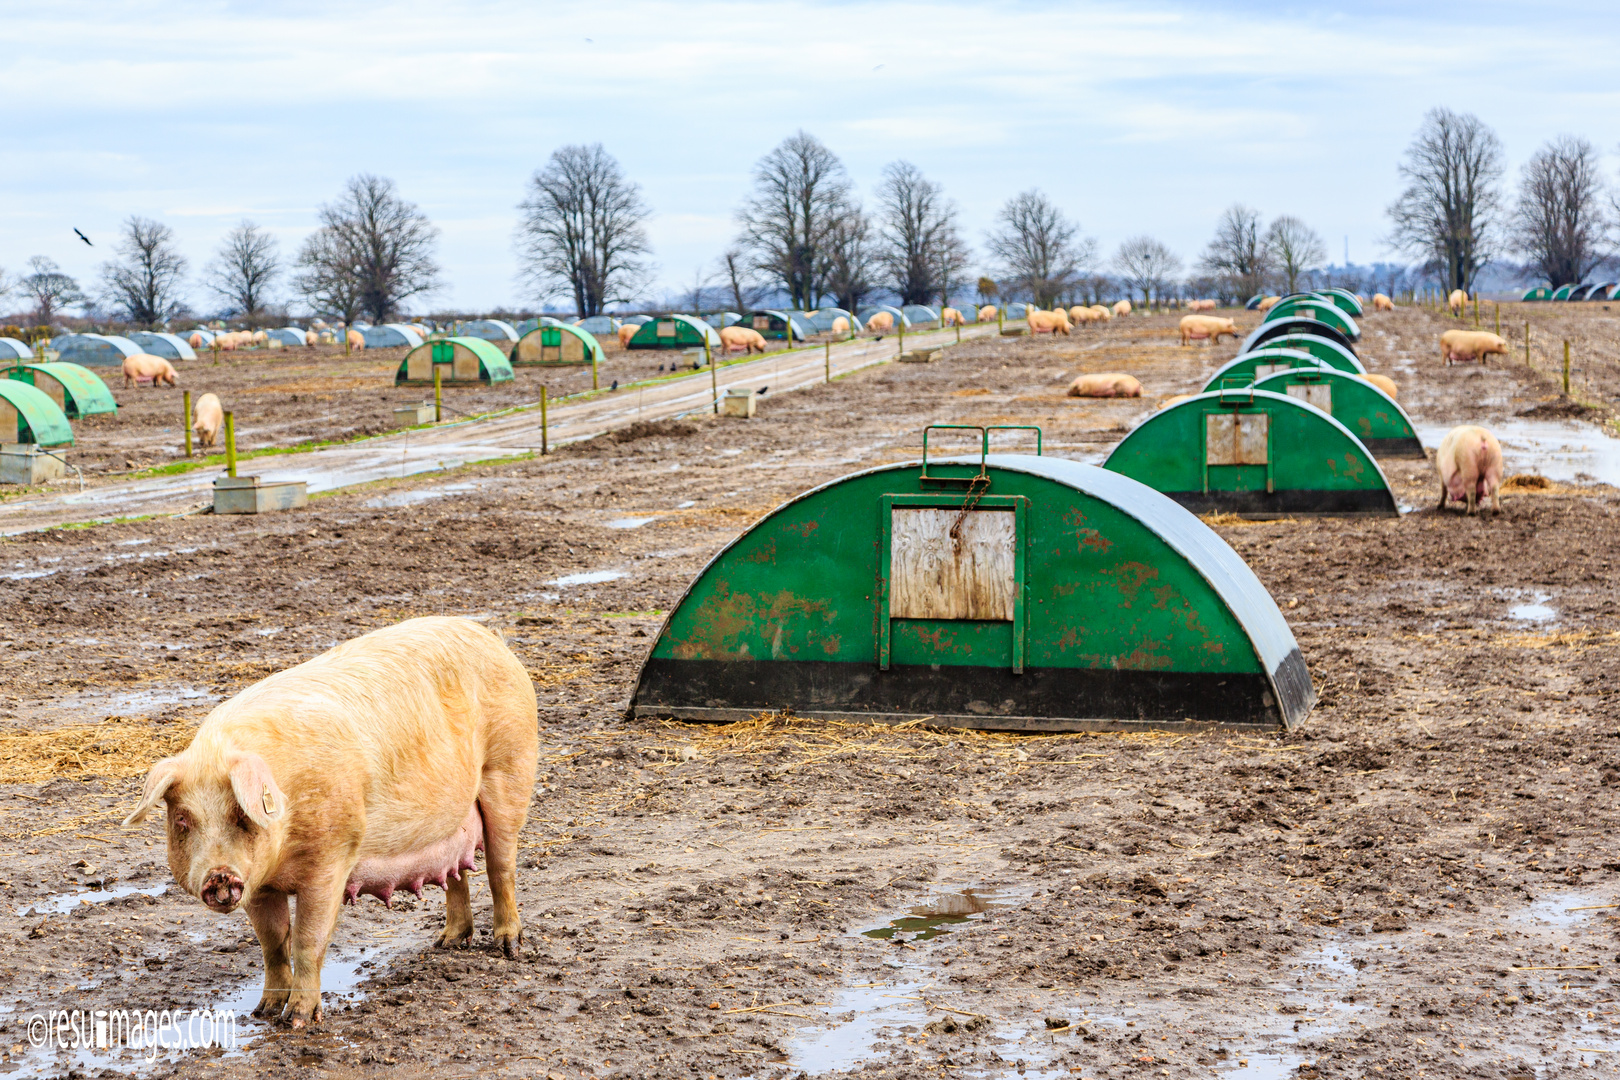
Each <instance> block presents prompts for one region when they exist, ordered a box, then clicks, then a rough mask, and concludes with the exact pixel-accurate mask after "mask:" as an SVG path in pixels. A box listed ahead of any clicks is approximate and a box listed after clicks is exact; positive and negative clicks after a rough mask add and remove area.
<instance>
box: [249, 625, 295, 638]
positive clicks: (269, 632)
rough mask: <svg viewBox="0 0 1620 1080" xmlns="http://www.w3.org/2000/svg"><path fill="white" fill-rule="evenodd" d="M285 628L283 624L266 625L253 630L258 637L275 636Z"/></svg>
mask: <svg viewBox="0 0 1620 1080" xmlns="http://www.w3.org/2000/svg"><path fill="white" fill-rule="evenodd" d="M285 629H287V628H286V627H285V626H267V627H265V628H264V629H263V630H255V631H253V632H254V633H255V634H258V635H259V636H260V637H275V636H276V635H277V634H279V633H281V632H282V631H283V630H285Z"/></svg>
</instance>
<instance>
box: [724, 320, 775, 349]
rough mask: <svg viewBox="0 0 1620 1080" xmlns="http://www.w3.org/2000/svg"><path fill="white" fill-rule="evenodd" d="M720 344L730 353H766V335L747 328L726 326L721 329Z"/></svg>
mask: <svg viewBox="0 0 1620 1080" xmlns="http://www.w3.org/2000/svg"><path fill="white" fill-rule="evenodd" d="M720 344H721V345H723V346H725V349H726V352H728V353H733V352H740V353H752V352H761V353H762V352H764V351H765V335H764V334H761V333H760V332H759V331H758V330H750V329H749V328H748V327H746V326H724V327H721V328H720Z"/></svg>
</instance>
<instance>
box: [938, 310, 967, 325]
mask: <svg viewBox="0 0 1620 1080" xmlns="http://www.w3.org/2000/svg"><path fill="white" fill-rule="evenodd" d="M966 321H967V320H965V319H963V318H962V313H961V312H960V311H957V310H956V309H955V308H953V307H948V308H944V309H943V310H941V311H940V313H939V325H941V326H961V325H963V323H965V322H966Z"/></svg>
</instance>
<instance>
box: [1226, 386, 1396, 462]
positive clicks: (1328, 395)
mask: <svg viewBox="0 0 1620 1080" xmlns="http://www.w3.org/2000/svg"><path fill="white" fill-rule="evenodd" d="M1254 388H1255V389H1256V390H1270V391H1272V392H1274V393H1278V394H1287V395H1288V396H1289V397H1295V398H1299V399H1300V400H1301V401H1303V402H1305V403H1306V404H1308V405H1315V406H1316V407H1317V408H1318V409H1321V410H1322V411H1323V412H1325V413H1327V414H1328V415H1329V416H1331V417H1333V419H1335V420H1337V421H1338V422H1339V423H1341V424H1343V425H1344V426H1345V427H1347V428H1349V429H1350V431H1351V432H1352V433H1353V434H1354V435H1355V437H1356V438H1358V439H1360V440H1361V445H1363V446H1365V447H1366V448H1367V449H1368V450H1371V451H1372V452H1373V454H1374V455H1376V456H1378V457H1410V458H1424V457H1427V455H1426V454H1424V452H1423V444H1422V443H1421V442H1419V441H1418V437H1417V432H1416V431H1415V430H1414V429H1413V427H1412V418H1411V417H1409V416H1407V415H1406V410H1405V409H1402V408H1401V407H1400V405H1399V404H1397V403H1396V401H1395V399H1394V398H1392V397H1390V396H1389V395H1388V394H1386V393H1384V392H1383V391H1382V390H1380V389H1379V388H1378V387H1376V386H1374V385H1373V384H1372V383H1370V382H1368V381H1367V380H1366V379H1363V378H1360V377H1358V376H1355V375H1352V374H1350V373H1348V372H1344V371H1335V370H1333V369H1332V368H1329V367H1319V368H1301V367H1296V368H1292V369H1289V370H1285V371H1276V372H1273V373H1272V374H1270V375H1266V376H1262V377H1260V378H1257V379H1255V381H1254Z"/></svg>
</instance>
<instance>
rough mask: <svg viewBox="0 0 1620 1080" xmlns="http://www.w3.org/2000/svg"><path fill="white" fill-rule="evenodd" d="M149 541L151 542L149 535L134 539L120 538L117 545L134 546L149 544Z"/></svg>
mask: <svg viewBox="0 0 1620 1080" xmlns="http://www.w3.org/2000/svg"><path fill="white" fill-rule="evenodd" d="M151 542H152V539H151V537H144V538H142V537H137V538H136V539H134V540H120V541H118V546H119V547H134V546H135V545H137V544H150V543H151Z"/></svg>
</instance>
